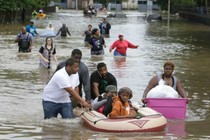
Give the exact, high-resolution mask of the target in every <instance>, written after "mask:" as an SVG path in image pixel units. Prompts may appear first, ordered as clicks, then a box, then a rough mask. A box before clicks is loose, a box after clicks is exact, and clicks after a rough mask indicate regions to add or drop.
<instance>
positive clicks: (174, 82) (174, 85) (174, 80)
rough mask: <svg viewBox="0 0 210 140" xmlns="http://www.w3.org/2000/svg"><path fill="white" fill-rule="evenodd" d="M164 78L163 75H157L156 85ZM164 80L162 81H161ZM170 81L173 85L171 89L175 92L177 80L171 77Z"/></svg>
mask: <svg viewBox="0 0 210 140" xmlns="http://www.w3.org/2000/svg"><path fill="white" fill-rule="evenodd" d="M163 78H164V74H159V75H158V83H159V81H160V80H161V79H163ZM163 80H164V79H163ZM172 81H173V84H172V88H173V89H174V90H176V86H177V78H176V76H172Z"/></svg>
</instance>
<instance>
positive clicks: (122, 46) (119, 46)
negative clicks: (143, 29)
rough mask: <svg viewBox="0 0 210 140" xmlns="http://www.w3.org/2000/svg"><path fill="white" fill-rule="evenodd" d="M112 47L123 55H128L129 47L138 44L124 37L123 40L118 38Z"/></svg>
mask: <svg viewBox="0 0 210 140" xmlns="http://www.w3.org/2000/svg"><path fill="white" fill-rule="evenodd" d="M110 48H112V49H114V48H116V49H115V51H117V52H118V53H120V54H122V55H126V50H127V48H137V46H136V45H133V44H132V43H130V42H129V41H127V40H125V39H123V40H122V41H121V40H116V41H115V42H114V43H113V44H112V46H111V47H110Z"/></svg>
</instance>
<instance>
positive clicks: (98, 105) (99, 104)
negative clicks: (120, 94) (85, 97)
mask: <svg viewBox="0 0 210 140" xmlns="http://www.w3.org/2000/svg"><path fill="white" fill-rule="evenodd" d="M114 93H117V87H116V86H114V85H108V86H107V87H106V91H105V93H103V94H101V95H100V96H98V97H97V98H95V100H94V101H93V102H92V106H93V109H94V110H97V111H98V112H100V113H102V112H103V108H104V105H105V104H106V102H107V98H108V97H109V96H110V95H112V94H114Z"/></svg>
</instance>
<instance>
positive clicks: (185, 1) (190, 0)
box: [158, 0, 195, 10]
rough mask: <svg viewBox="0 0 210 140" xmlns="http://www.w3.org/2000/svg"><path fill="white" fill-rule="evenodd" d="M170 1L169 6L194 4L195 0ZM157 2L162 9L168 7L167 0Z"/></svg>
mask: <svg viewBox="0 0 210 140" xmlns="http://www.w3.org/2000/svg"><path fill="white" fill-rule="evenodd" d="M170 2H171V7H173V5H185V6H195V0H170ZM158 4H159V5H160V7H161V9H162V10H167V9H168V0H158Z"/></svg>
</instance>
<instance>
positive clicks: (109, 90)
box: [106, 85, 117, 92]
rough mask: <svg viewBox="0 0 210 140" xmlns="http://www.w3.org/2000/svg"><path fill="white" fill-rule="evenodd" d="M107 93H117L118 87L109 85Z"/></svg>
mask: <svg viewBox="0 0 210 140" xmlns="http://www.w3.org/2000/svg"><path fill="white" fill-rule="evenodd" d="M106 92H117V87H116V86H114V85H108V86H107V87H106Z"/></svg>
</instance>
